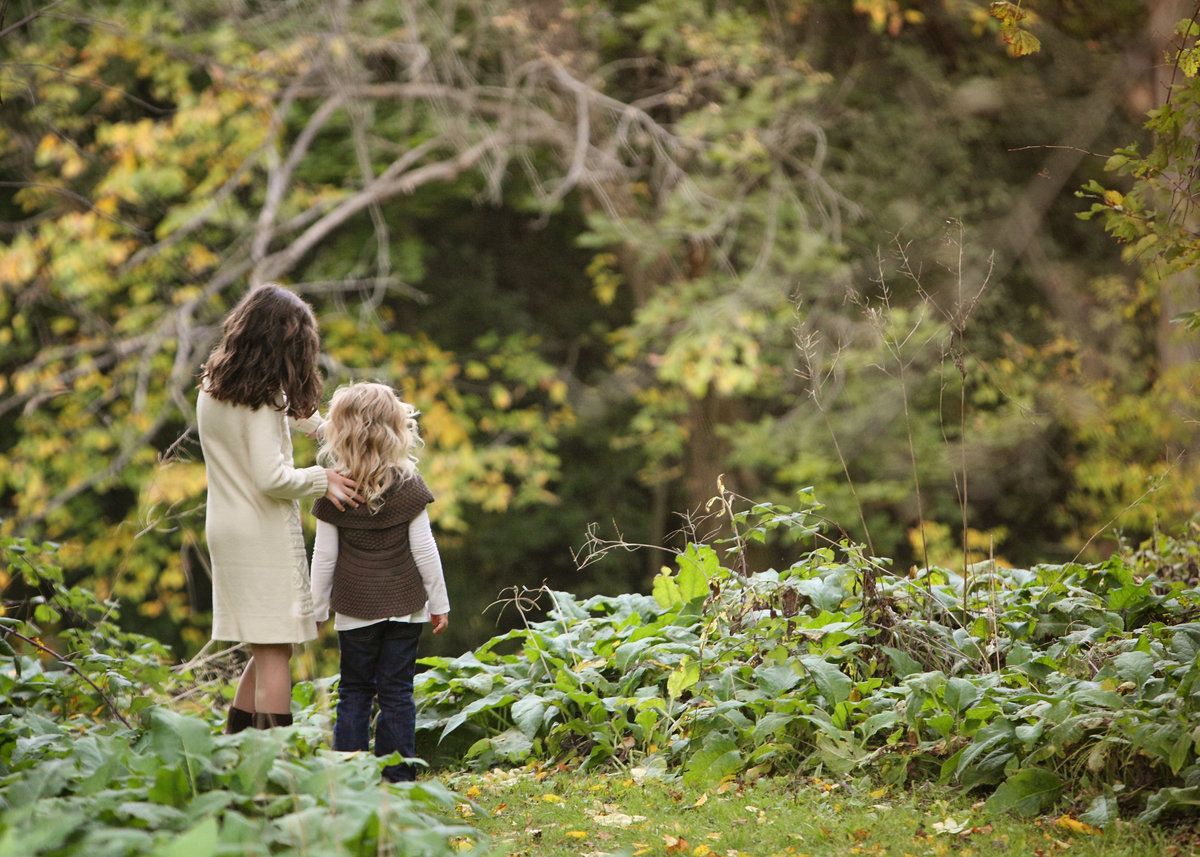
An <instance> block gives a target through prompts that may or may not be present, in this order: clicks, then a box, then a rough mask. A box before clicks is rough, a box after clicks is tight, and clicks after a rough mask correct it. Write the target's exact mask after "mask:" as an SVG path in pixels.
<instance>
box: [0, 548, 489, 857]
mask: <svg viewBox="0 0 1200 857" xmlns="http://www.w3.org/2000/svg"><path fill="white" fill-rule="evenodd" d="M0 547H2V548H3V551H4V558H5V561H6V563H7V565H8V568H9V572H10V574H11V573H16V574H19V575H20V578H21V580H23V581H25V582H26V583H28V584H29V585H30V586H33V587H41V588H43V589H44V590H45V591H46V592H48V593H50V594H48V595H46V596H42V595H37V596H32V597H31V598H29V599H28V601H27V603H25V604H23V605H18V604H15V603H13V602H6V605H5V606H6V609H7V610H8V615H5V616H3V617H0V854H2V855H6V857H7V855H18V854H19V855H29V857H42V855H46V857H50V855H54V857H69V855H79V857H84V856H85V855H86V857H110V855H111V857H117V856H118V855H122V856H123V857H127V856H128V855H156V857H215V855H218V854H232V853H236V854H247V855H273V854H297V853H304V854H311V855H374V854H384V853H386V854H395V855H412V857H418V855H419V856H420V857H441V855H451V854H461V853H467V854H475V855H482V854H485V853H491V849H490V846H489V845H488V842H487V838H486V837H483V836H481V835H479V833H478V831H476V830H475V829H474V828H473V827H471V826H469V825H466V824H464V823H462V822H461V821H458V820H457V817H456V815H455V807H456V806H457V805H458V804H460V803H461V802H462V801H463V800H464V799H463V798H461V797H459V796H457V795H455V794H453V793H452V792H450V791H449V790H447V789H446V788H445V787H444V786H442V785H441V784H440V783H438V782H436V781H422V782H419V783H415V784H411V785H404V786H394V787H389V786H384V785H381V784H380V767H381V766H382V765H383V764H384V763H387V762H388V761H389V760H388V759H375V758H374V757H371V756H369V755H367V754H354V755H347V754H343V753H333V752H331V751H329V750H328V749H327V747H328V735H327V729H326V726H327V718H326V717H325V716H324V714H323V713H322V712H321V711H320V710H319V699H318V697H317V695H316V694H315V693H314V692H313V688H312V686H311V685H298V686H297V688H296V690H295V693H294V697H295V701H296V702H297V703H298V706H299V708H300V714H299V716H298V718H297V722H298V725H297V726H295V727H289V728H284V729H274V730H270V731H259V730H246V731H245V732H242V733H240V734H239V735H233V736H227V735H220V734H214V730H215V729H216V727H217V726H218V725H219V724H217V723H215V722H214V715H213V713H212V711H211V709H209V710H207V711H203V712H194V713H181V712H179V711H176V710H173V709H172V708H170V707H168V706H167V705H166V703H167V699H168V695H167V694H168V691H169V685H174V684H176V683H177V681H178V679H177V678H175V677H173V675H172V673H171V671H170V670H168V669H167V667H166V666H165V661H164V658H165V654H166V653H165V651H164V650H163V649H162V647H161V646H160V645H159V644H157V643H156V642H154V641H153V640H150V639H147V638H144V637H139V636H137V635H131V634H126V633H123V632H121V631H119V630H118V629H117V627H116V625H115V624H114V623H113V620H114V619H115V616H114V615H113V613H112V605H111V604H107V605H105V604H101V603H100V602H99V601H98V600H97V599H96V598H95V596H93V595H91V594H90V593H88V592H87V591H85V590H81V589H78V588H66V587H64V586H63V585H62V583H61V572H60V571H59V570H58V569H57V568H55V567H54V566H53V565H52V562H51V560H52V557H53V546H50V545H45V546H38V545H34V544H31V543H29V542H28V541H24V540H14V539H10V538H6V539H3V540H0ZM19 608H20V609H19ZM25 608H28V609H25ZM26 613H28V614H30V615H31V617H32V618H18V616H20V615H23V614H26ZM34 619H36V622H35V621H34ZM64 625H70V626H71V627H70V628H64ZM51 626H53V627H55V628H56V629H58V631H59V636H60V637H61V639H62V640H63V641H64V642H65V643H66V644H67V645H66V648H65V649H64V651H63V652H62V653H57V652H52V650H51V649H50V647H49V646H48V645H47V644H46V643H45V642H44V640H45V639H46V637H45V634H46V633H47V632H48V631H49V630H50V628H51ZM47 655H52V657H47Z"/></svg>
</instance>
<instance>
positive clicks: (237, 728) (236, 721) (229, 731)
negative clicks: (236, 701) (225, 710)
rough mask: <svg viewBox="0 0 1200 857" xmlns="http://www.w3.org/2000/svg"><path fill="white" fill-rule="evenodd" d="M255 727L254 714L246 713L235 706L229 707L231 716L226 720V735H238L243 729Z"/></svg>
mask: <svg viewBox="0 0 1200 857" xmlns="http://www.w3.org/2000/svg"><path fill="white" fill-rule="evenodd" d="M253 725H254V712H253V711H246V710H244V709H241V708H237V707H235V706H232V705H231V706H230V707H229V715H228V716H227V717H226V718H225V734H226V735H236V734H237V733H239V732H241V731H242V730H243V729H249V728H250V727H251V726H253Z"/></svg>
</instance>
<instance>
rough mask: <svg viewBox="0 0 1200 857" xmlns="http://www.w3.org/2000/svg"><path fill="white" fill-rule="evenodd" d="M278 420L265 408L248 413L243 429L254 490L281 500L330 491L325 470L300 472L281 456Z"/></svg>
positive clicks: (296, 498)
mask: <svg viewBox="0 0 1200 857" xmlns="http://www.w3.org/2000/svg"><path fill="white" fill-rule="evenodd" d="M280 420H281V416H280V413H279V412H278V411H276V410H275V409H274V408H271V407H269V406H266V405H264V406H263V407H261V408H258V409H257V410H254V411H249V410H247V416H246V422H245V425H244V426H243V429H244V431H245V432H246V445H247V450H246V452H247V454H248V455H249V456H250V478H251V479H252V480H253V481H254V487H255V488H257V489H258V490H259V491H261V492H262V493H264V494H266V495H267V496H268V497H275V498H276V499H281V500H298V499H300V498H301V497H320V496H321V495H322V494H324V493H325V491H326V489H327V488H328V487H329V476H328V475H327V474H326V472H325V468H324V467H305V468H303V469H299V468H297V467H296V466H295V465H294V464H293V463H292V462H291V461H290V460H289V459H288V457H287V456H285V455H284V454H283V449H282V447H281V446H280V441H281V438H280V431H281V425H280Z"/></svg>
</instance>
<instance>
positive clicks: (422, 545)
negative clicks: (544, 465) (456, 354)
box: [312, 383, 450, 782]
mask: <svg viewBox="0 0 1200 857" xmlns="http://www.w3.org/2000/svg"><path fill="white" fill-rule="evenodd" d="M416 416H417V414H416V411H415V410H414V408H413V407H412V406H411V405H409V404H407V403H406V402H404V401H402V400H401V399H400V398H399V397H398V396H397V395H396V394H395V392H394V391H393V390H392V389H391V388H390V387H388V386H386V385H384V384H373V383H356V384H351V385H349V386H346V387H342V388H340V389H339V390H338V391H337V392H336V393H334V395H333V399H332V401H331V402H330V404H329V418H328V420H327V422H326V423H325V425H324V437H323V441H322V445H321V450H320V452H319V453H318V461H320V462H321V463H322V464H325V465H326V466H328V467H331V468H334V469H336V470H338V471H339V472H341V473H343V474H345V475H346V476H348V477H349V478H350V479H351V480H353V481H354V483H355V484H356V485H357V486H358V493H359V495H360V496H361V497H363V498H364V500H365V502H364V503H363V504H362V505H360V506H358V507H356V508H346V509H338V508H337V507H336V506H335V504H333V503H329V502H325V501H323V500H318V501H317V502H316V503H314V504H313V515H314V516H315V517H316V518H317V532H316V542H315V544H314V547H313V559H312V568H313V578H312V586H313V603H314V612H315V615H316V617H317V620H318V621H324V620H325V619H326V618H328V616H329V612H330V610H331V609H332V610H333V612H334V613H335V614H336V616H335V619H334V629H335V630H336V631H337V634H338V649H339V652H340V667H341V679H340V681H339V684H338V704H337V719H336V721H335V723H334V730H333V747H334V749H335V750H344V751H354V750H367V749H369V745H370V725H371V715H372V712H373V708H374V705H375V704H376V703H378V706H379V717H378V720H377V722H376V728H375V755H376V756H390V755H392V754H393V753H396V752H398V753H399V754H400V755H401V756H402V757H404V758H412V757H413V756H414V755H415V753H416V710H415V708H414V705H413V698H412V687H413V676H414V673H415V670H416V659H417V640H418V638H419V637H420V634H421V628H422V627H423V625H424V623H426V622H430V623H431V624H432V626H433V633H435V634H440V633H442V632H443V631H445V630H446V627H447V624H448V618H449V617H448V615H447V614H448V613H449V612H450V602H449V600H448V598H447V595H446V583H445V579H444V577H443V575H442V563H441V558H440V556H439V554H438V549H437V543H436V542H435V541H434V538H433V531H432V529H431V527H430V524H429V513H428V511H427V510H426V506H428V505H429V504H430V503H432V502H433V495H432V494H431V493H430V492H429V488H428V487H427V486H426V485H425V481H424V480H423V479H421V476H420V474H419V473H418V472H417V458H416V455H415V450H416V449H417V448H418V447H419V446H420V444H421V438H420V435H419V434H418V432H417V423H416ZM383 776H384V778H385V779H387V780H389V781H392V782H396V781H400V780H411V779H413V778H414V770H413V768H412V766H411V765H409V764H405V763H401V764H396V765H388V766H386V767H385V768H384V769H383Z"/></svg>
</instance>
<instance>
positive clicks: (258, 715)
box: [254, 711, 292, 729]
mask: <svg viewBox="0 0 1200 857" xmlns="http://www.w3.org/2000/svg"><path fill="white" fill-rule="evenodd" d="M291 725H292V713H291V712H290V711H289V712H288V713H287V714H272V713H271V712H269V711H256V712H254V728H255V729H270V728H272V727H273V726H291Z"/></svg>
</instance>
